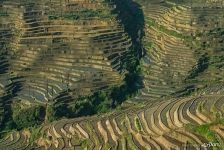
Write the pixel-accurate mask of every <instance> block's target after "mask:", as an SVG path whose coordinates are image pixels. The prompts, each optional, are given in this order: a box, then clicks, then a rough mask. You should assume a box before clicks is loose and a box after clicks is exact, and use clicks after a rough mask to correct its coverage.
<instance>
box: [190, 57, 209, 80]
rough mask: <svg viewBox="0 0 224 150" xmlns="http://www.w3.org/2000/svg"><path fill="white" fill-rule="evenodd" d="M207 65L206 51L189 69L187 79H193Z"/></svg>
mask: <svg viewBox="0 0 224 150" xmlns="http://www.w3.org/2000/svg"><path fill="white" fill-rule="evenodd" d="M208 66H209V57H208V54H207V53H206V54H204V55H202V56H201V57H200V58H199V60H198V63H197V65H196V66H195V67H194V68H193V70H192V71H191V73H190V75H189V77H188V79H193V78H195V77H197V76H198V75H199V74H200V73H202V72H203V71H205V70H206V69H207V68H208Z"/></svg>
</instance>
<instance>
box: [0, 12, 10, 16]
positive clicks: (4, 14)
mask: <svg viewBox="0 0 224 150" xmlns="http://www.w3.org/2000/svg"><path fill="white" fill-rule="evenodd" d="M8 16H9V14H8V13H7V12H0V17H8Z"/></svg>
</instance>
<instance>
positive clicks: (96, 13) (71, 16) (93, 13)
mask: <svg viewBox="0 0 224 150" xmlns="http://www.w3.org/2000/svg"><path fill="white" fill-rule="evenodd" d="M96 17H97V18H101V19H105V18H113V17H114V15H112V14H111V12H109V11H106V10H92V9H84V10H81V11H78V12H69V13H64V14H62V15H60V14H55V15H49V16H48V19H49V20H57V19H63V20H79V19H89V18H96Z"/></svg>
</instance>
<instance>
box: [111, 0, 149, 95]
mask: <svg viewBox="0 0 224 150" xmlns="http://www.w3.org/2000/svg"><path fill="white" fill-rule="evenodd" d="M114 2H115V3H116V5H117V7H116V9H115V11H116V12H115V13H117V14H118V19H119V20H120V21H121V23H122V24H123V25H124V28H125V31H126V32H127V33H128V34H129V36H130V37H131V40H132V43H133V47H132V50H131V51H130V54H129V57H128V60H127V62H126V64H124V67H125V68H126V69H127V70H128V71H129V75H128V76H127V78H126V81H127V80H128V81H127V84H130V85H128V86H131V88H133V92H134V91H136V90H138V89H141V88H142V87H143V86H142V85H143V84H142V77H141V73H140V72H141V70H140V59H141V58H142V56H143V55H144V49H143V46H142V38H143V36H144V25H145V19H144V14H143V11H142V8H141V5H139V4H138V3H136V2H134V1H133V0H114ZM133 83H134V84H133Z"/></svg>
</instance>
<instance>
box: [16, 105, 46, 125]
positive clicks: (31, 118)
mask: <svg viewBox="0 0 224 150" xmlns="http://www.w3.org/2000/svg"><path fill="white" fill-rule="evenodd" d="M44 115H45V108H44V107H43V106H32V107H29V108H22V109H19V110H14V111H13V121H14V122H15V124H16V125H17V128H18V129H22V128H27V127H32V126H35V125H39V124H41V123H42V121H43V118H44Z"/></svg>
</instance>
